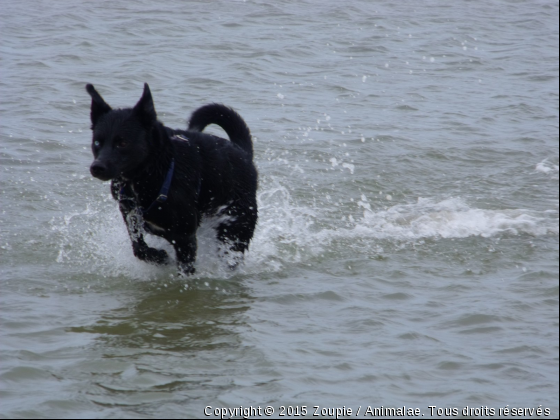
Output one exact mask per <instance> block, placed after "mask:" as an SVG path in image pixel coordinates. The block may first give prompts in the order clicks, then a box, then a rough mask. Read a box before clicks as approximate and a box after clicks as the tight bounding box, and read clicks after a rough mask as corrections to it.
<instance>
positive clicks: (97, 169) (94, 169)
mask: <svg viewBox="0 0 560 420" xmlns="http://www.w3.org/2000/svg"><path fill="white" fill-rule="evenodd" d="M89 171H90V172H91V174H92V175H93V176H94V177H96V178H99V179H101V180H103V181H107V180H108V179H109V178H110V177H109V176H108V172H109V171H108V169H107V166H105V165H104V164H103V163H101V162H99V161H97V160H96V161H95V162H93V163H92V164H91V166H90V168H89Z"/></svg>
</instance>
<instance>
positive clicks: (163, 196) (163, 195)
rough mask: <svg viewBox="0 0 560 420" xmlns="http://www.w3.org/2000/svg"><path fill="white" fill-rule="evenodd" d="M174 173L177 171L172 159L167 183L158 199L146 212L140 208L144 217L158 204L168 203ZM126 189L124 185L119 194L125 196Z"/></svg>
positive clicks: (164, 183)
mask: <svg viewBox="0 0 560 420" xmlns="http://www.w3.org/2000/svg"><path fill="white" fill-rule="evenodd" d="M174 171H175V159H171V165H170V166H169V170H168V171H167V175H166V176H165V181H164V182H163V185H162V186H161V189H160V190H159V194H158V197H157V198H156V199H155V201H154V202H153V203H152V204H150V206H149V207H148V208H147V209H146V210H144V209H143V208H142V207H138V210H140V212H141V213H142V214H143V215H145V214H146V213H148V212H149V211H150V210H152V209H153V208H154V207H155V205H156V204H161V203H165V202H166V201H167V195H168V194H169V187H170V186H171V180H172V179H173V172H174ZM125 188H126V184H125V185H123V187H122V188H121V190H120V191H119V194H120V195H121V196H122V195H123V194H124V189H125Z"/></svg>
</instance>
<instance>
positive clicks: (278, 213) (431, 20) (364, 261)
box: [0, 0, 559, 418]
mask: <svg viewBox="0 0 560 420" xmlns="http://www.w3.org/2000/svg"><path fill="white" fill-rule="evenodd" d="M1 3H2V4H1V9H2V14H1V18H0V19H1V28H2V29H1V31H2V33H1V39H2V46H1V54H0V58H1V60H2V61H1V68H2V77H1V78H0V93H1V98H2V99H1V100H0V107H1V108H0V109H1V116H2V117H1V132H0V135H1V143H0V144H1V156H0V158H1V161H2V166H1V178H0V182H1V188H0V191H1V192H2V198H1V202H2V203H1V210H0V215H1V217H0V221H1V224H0V229H1V230H0V232H1V233H0V256H1V257H0V258H1V259H0V264H1V265H0V267H1V273H2V275H1V287H2V294H1V302H2V304H1V309H0V316H1V320H2V324H1V325H2V329H1V331H2V339H1V341H0V346H1V349H2V363H1V365H0V378H1V380H0V384H1V389H0V398H1V399H2V404H1V409H0V410H1V415H2V416H3V417H10V418H12V417H47V418H52V417H57V418H58V417H63V418H66V417H88V418H91V417H96V418H98V417H99V418H107V417H142V418H145V417H200V416H202V415H203V413H204V408H205V407H206V406H211V407H212V410H213V409H214V408H216V407H218V408H222V407H224V408H225V407H229V408H233V407H239V406H243V407H250V406H253V407H258V406H261V407H262V408H264V407H266V406H272V407H273V408H274V409H275V414H274V417H279V415H280V414H281V412H280V411H279V410H280V409H281V408H280V407H281V406H293V407H297V406H300V407H301V406H307V407H308V409H309V413H308V416H311V414H312V413H313V412H314V411H315V410H314V409H313V408H312V407H313V406H319V407H320V408H325V409H327V408H334V407H343V406H345V407H346V408H351V409H353V410H354V412H353V417H355V414H356V410H358V408H359V407H362V408H361V413H360V415H359V416H360V417H362V416H363V415H364V414H365V410H366V408H367V407H368V406H371V407H372V408H373V407H381V406H384V407H402V406H406V407H412V408H419V409H420V410H421V413H422V414H424V415H425V416H426V417H437V411H434V412H432V411H431V409H430V408H429V406H436V407H438V408H441V409H445V408H447V409H452V408H457V409H458V413H459V414H458V415H460V413H461V410H462V409H463V408H465V407H467V406H468V407H470V408H473V407H474V408H478V409H480V408H481V407H488V408H493V409H495V410H496V412H498V410H499V409H500V408H504V407H506V406H508V408H538V407H539V406H541V408H548V409H550V413H551V416H557V415H558V414H559V403H558V392H559V389H558V388H559V387H558V374H559V371H558V354H559V346H558V327H559V325H558V324H559V323H558V319H559V314H558V308H559V302H558V291H559V287H558V276H559V270H558V266H559V264H558V260H559V258H558V252H559V249H558V248H559V247H558V214H559V207H558V200H559V189H558V185H559V172H558V167H559V159H558V155H559V146H558V144H559V143H558V142H559V136H558V130H559V117H558V116H559V106H558V98H559V96H558V46H559V43H558V33H559V31H558V13H559V10H558V3H557V2H548V1H536V2H531V3H530V4H529V3H525V2H517V1H505V0H504V1H498V0H495V1H490V2H484V3H481V2H452V3H448V2H436V1H423V2H408V1H403V2H390V1H378V2H368V1H360V0H351V1H347V2H343V3H340V2H336V3H335V2H319V1H312V0H308V1H300V2H288V1H277V2H274V3H270V2H268V3H267V2H259V1H246V2H234V1H221V2H212V4H210V3H208V2H194V1H190V2H179V1H164V2H158V3H157V4H156V3H153V2H147V1H144V0H142V1H136V2H128V3H123V2H109V1H99V2H69V1H58V2H48V3H47V2H34V3H33V4H30V3H28V2H7V1H2V2H1ZM144 82H148V83H149V84H150V87H151V89H152V93H153V96H154V101H155V105H156V110H157V112H158V115H159V118H160V120H161V121H163V122H164V123H165V124H166V125H168V126H170V127H175V128H180V127H185V124H186V119H187V117H188V115H189V114H190V112H192V111H193V110H194V109H196V108H197V107H198V106H200V105H202V104H205V103H208V102H212V101H216V102H223V103H225V104H227V105H230V106H233V107H234V108H235V109H236V110H238V111H239V112H240V114H241V115H242V116H243V117H244V118H245V119H246V121H247V123H248V124H249V126H250V128H251V130H252V132H253V135H254V136H255V160H256V163H257V166H258V169H259V172H260V189H259V206H260V220H259V225H258V228H257V231H256V234H255V238H254V241H253V243H252V246H251V250H250V253H249V254H248V255H247V258H246V262H245V264H244V266H243V267H242V268H241V269H240V270H239V271H238V272H237V273H233V274H232V273H230V272H228V271H227V270H225V269H224V267H223V264H222V263H221V262H220V260H219V259H218V258H216V257H215V254H214V247H215V243H214V241H213V238H212V231H211V229H209V228H208V227H207V226H205V227H203V228H202V229H201V232H200V248H199V259H198V262H197V270H198V271H197V275H196V276H194V277H193V278H189V279H182V278H178V277H177V275H176V274H177V273H176V271H175V269H174V267H173V266H170V267H164V268H159V267H153V266H149V265H146V264H144V263H142V262H140V261H138V260H137V259H135V258H134V256H133V255H132V250H131V246H130V244H129V240H128V236H127V234H126V230H125V227H124V225H123V223H122V220H121V217H120V215H119V213H118V210H117V206H116V204H115V202H114V201H113V200H112V199H111V198H110V195H109V187H108V184H107V183H101V182H99V181H98V180H95V179H92V177H91V176H90V175H89V172H88V167H89V164H90V163H91V160H92V157H91V152H90V148H89V144H90V131H89V125H90V123H89V96H88V95H87V94H86V92H85V90H84V86H85V84H86V83H93V84H94V85H95V86H96V88H97V89H98V90H99V91H100V92H101V94H102V95H103V96H104V98H105V99H106V100H107V101H108V103H109V104H111V105H112V106H115V107H119V106H132V105H133V104H134V103H136V101H137V100H138V99H139V97H140V95H141V92H142V84H143V83H144ZM214 132H216V133H219V131H214ZM152 243H153V244H155V245H158V246H163V247H167V249H169V247H168V245H167V244H165V243H162V242H161V241H158V240H153V241H152ZM286 414H287V412H286ZM325 414H329V413H328V411H325ZM474 414H476V412H475V413H474Z"/></svg>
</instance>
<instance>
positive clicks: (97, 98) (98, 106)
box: [86, 83, 111, 129]
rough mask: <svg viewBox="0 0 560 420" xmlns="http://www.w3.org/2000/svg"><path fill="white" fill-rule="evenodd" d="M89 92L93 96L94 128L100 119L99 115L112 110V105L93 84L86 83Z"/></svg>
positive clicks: (92, 117) (92, 121)
mask: <svg viewBox="0 0 560 420" xmlns="http://www.w3.org/2000/svg"><path fill="white" fill-rule="evenodd" d="M86 90H87V93H89V96H91V114H90V116H91V128H92V129H93V128H94V127H95V125H96V124H97V121H99V117H101V116H102V115H104V114H106V113H108V112H109V111H111V107H110V106H109V105H107V102H105V100H104V99H103V98H102V97H101V95H100V94H99V93H98V92H97V91H96V90H95V88H94V87H93V85H92V84H89V83H88V84H87V85H86Z"/></svg>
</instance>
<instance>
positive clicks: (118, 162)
mask: <svg viewBox="0 0 560 420" xmlns="http://www.w3.org/2000/svg"><path fill="white" fill-rule="evenodd" d="M86 90H87V91H88V93H89V94H90V96H91V98H92V102H91V123H92V126H91V128H92V131H93V141H92V151H93V155H94V159H95V160H94V161H93V163H92V165H91V167H90V171H91V174H92V175H93V176H94V177H96V178H99V179H101V180H103V181H108V180H111V181H112V182H111V192H112V194H113V197H114V198H115V199H116V200H118V201H119V207H120V210H121V213H122V215H123V218H124V220H125V223H126V224H127V227H128V231H129V234H130V238H131V240H132V247H133V251H134V255H136V257H138V258H140V259H141V260H144V261H147V262H151V263H157V264H164V263H166V262H167V261H168V255H167V252H166V251H164V250H160V249H155V248H150V247H149V246H148V245H147V244H146V242H145V241H144V236H143V235H144V233H145V232H148V233H152V234H155V235H158V236H161V237H163V238H165V239H166V240H167V241H169V242H170V243H171V244H173V246H174V248H175V251H176V254H177V262H178V265H179V269H180V270H181V271H182V272H183V273H186V274H191V273H193V272H194V266H193V265H194V261H195V259H196V249H197V244H196V231H197V228H198V226H199V224H200V221H201V218H202V217H203V216H205V215H206V216H218V217H223V220H222V219H220V220H221V221H220V222H219V224H218V225H217V228H216V233H217V238H218V240H220V241H221V242H223V243H224V244H225V246H226V248H227V249H228V250H230V251H234V252H236V253H243V252H245V251H246V250H247V248H248V246H249V242H250V241H251V238H252V237H253V231H254V229H255V225H256V223H257V201H256V190H257V171H256V169H255V166H254V164H253V144H252V141H251V134H250V132H249V128H248V127H247V125H246V124H245V122H244V121H243V119H242V118H241V117H240V116H239V115H238V114H237V113H236V112H235V111H233V110H232V109H230V108H228V107H226V106H224V105H219V104H210V105H206V106H203V107H202V108H199V109H198V110H196V111H195V112H194V113H193V114H192V116H191V119H190V122H189V127H188V129H187V130H186V131H185V130H172V129H170V128H167V127H165V126H164V125H163V124H162V123H161V122H159V121H158V120H157V116H156V112H155V108H154V104H153V100H152V95H151V93H150V88H149V87H148V84H145V85H144V93H143V95H142V97H141V98H140V100H139V101H138V103H137V104H136V105H135V106H134V108H126V109H115V110H113V109H112V108H111V107H110V106H109V105H107V103H106V102H105V100H104V99H103V98H102V97H101V96H100V95H99V93H98V92H97V91H96V90H95V88H94V87H93V86H92V85H90V84H88V85H87V86H86ZM210 124H217V125H219V126H220V127H222V128H223V129H224V131H225V132H226V133H227V135H228V136H229V138H230V141H228V140H225V139H222V138H219V137H216V136H213V135H209V134H205V133H202V131H203V130H204V128H205V127H206V126H208V125H210ZM177 136H179V137H177ZM180 137H183V138H185V139H186V140H184V139H181V138H180ZM172 159H174V161H175V170H174V173H173V178H172V181H171V185H170V190H169V194H168V199H167V201H165V202H163V203H156V205H155V206H152V207H151V209H150V210H149V211H148V212H147V213H146V209H148V208H150V206H151V204H152V203H153V202H154V201H155V200H156V198H157V197H158V195H159V192H160V189H161V187H162V185H163V183H164V180H165V177H166V174H167V173H168V171H169V167H170V165H171V161H172ZM142 209H143V211H144V214H142V211H139V210H142ZM241 255H242V254H241ZM236 264H237V262H235V261H231V260H230V265H231V266H232V267H233V266H235V265H236Z"/></svg>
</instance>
